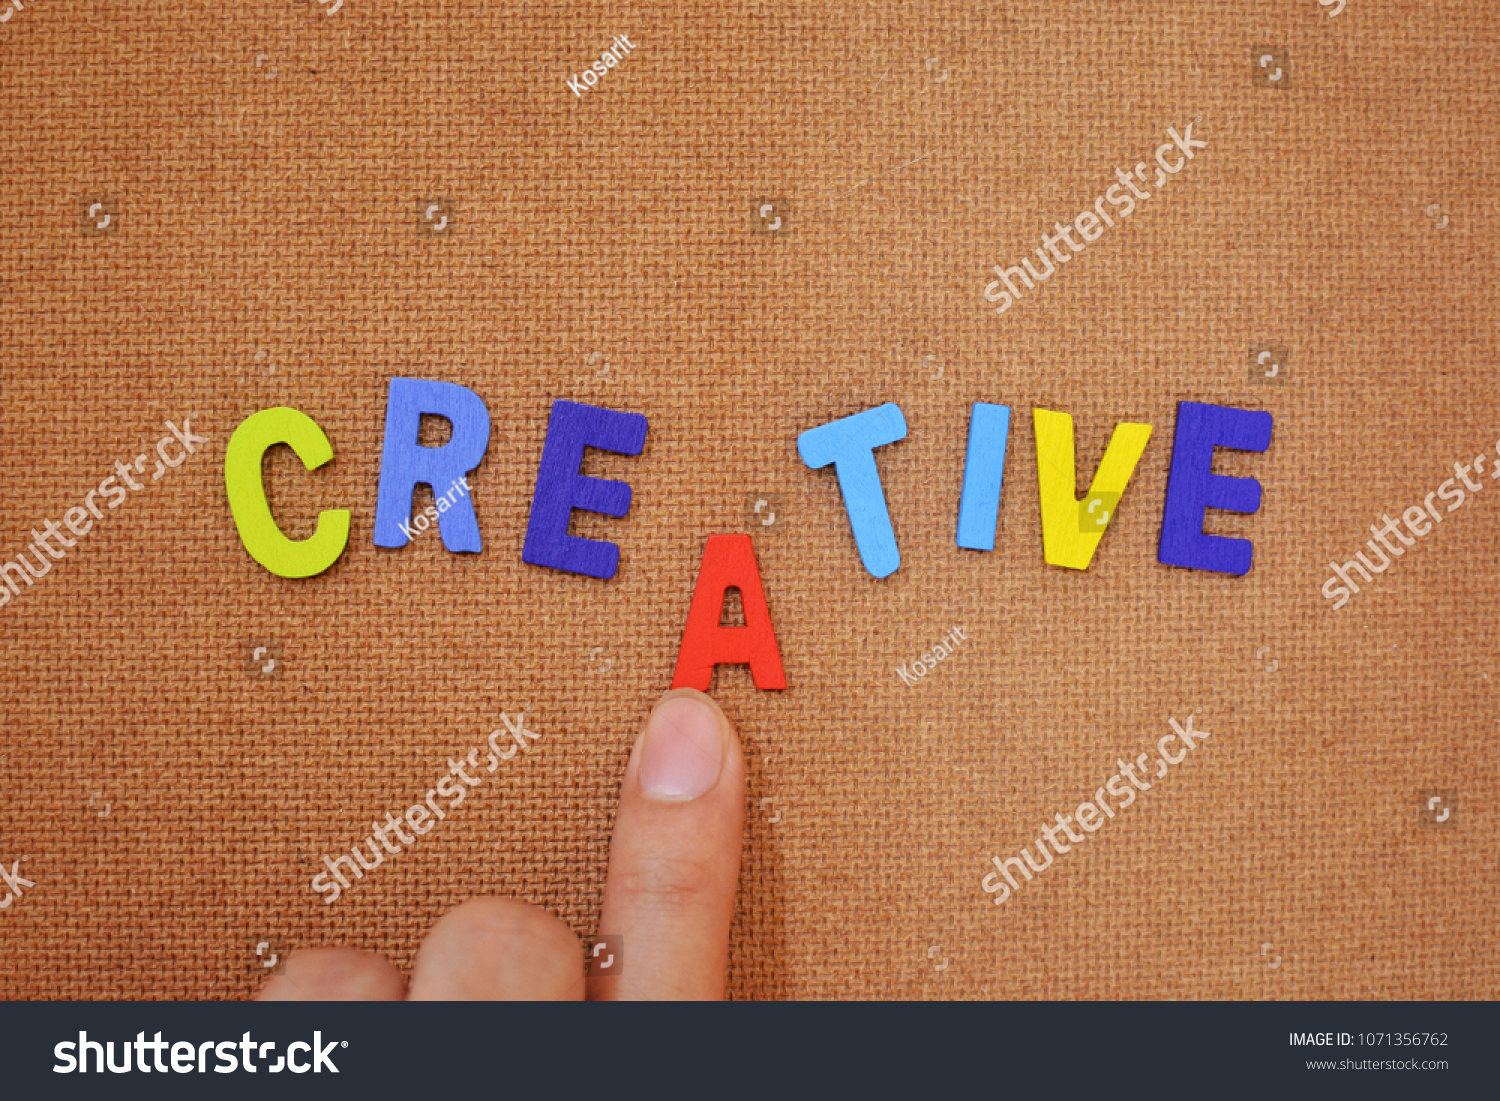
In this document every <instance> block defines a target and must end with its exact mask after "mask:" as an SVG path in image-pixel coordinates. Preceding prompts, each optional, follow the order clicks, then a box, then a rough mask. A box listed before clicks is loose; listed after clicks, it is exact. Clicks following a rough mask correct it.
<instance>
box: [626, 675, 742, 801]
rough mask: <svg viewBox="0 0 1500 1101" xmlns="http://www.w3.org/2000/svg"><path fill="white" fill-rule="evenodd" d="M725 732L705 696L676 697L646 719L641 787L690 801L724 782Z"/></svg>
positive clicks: (656, 795)
mask: <svg viewBox="0 0 1500 1101" xmlns="http://www.w3.org/2000/svg"><path fill="white" fill-rule="evenodd" d="M723 763H724V732H723V731H722V730H721V729H720V727H719V716H718V715H717V714H715V712H714V709H713V708H712V707H710V706H709V705H708V704H706V703H704V702H703V701H702V700H698V699H694V698H693V697H691V696H673V697H672V698H671V699H669V700H667V701H666V702H665V703H663V704H661V706H659V707H658V708H657V709H656V710H655V711H654V712H652V713H651V718H650V719H649V720H647V722H646V730H645V733H643V734H642V735H641V759H640V770H639V772H638V773H637V775H638V777H639V780H640V785H641V789H642V790H643V791H644V792H645V793H646V794H647V795H649V796H651V797H652V798H655V799H663V800H667V801H669V802H687V801H688V800H690V799H696V798H698V796H700V795H703V794H704V793H706V792H708V791H710V790H711V789H712V788H713V786H714V785H715V784H717V783H718V782H719V769H720V766H722V765H723Z"/></svg>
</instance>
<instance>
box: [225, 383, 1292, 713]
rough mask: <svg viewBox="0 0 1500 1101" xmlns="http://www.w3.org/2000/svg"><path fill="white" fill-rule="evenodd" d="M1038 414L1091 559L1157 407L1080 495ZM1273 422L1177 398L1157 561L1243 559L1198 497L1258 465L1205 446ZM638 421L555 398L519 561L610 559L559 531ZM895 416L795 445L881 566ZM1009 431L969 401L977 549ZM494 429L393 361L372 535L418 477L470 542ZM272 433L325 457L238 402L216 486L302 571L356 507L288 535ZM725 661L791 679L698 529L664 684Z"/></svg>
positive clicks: (1204, 563) (1247, 546) (1061, 422)
mask: <svg viewBox="0 0 1500 1101" xmlns="http://www.w3.org/2000/svg"><path fill="white" fill-rule="evenodd" d="M423 416H436V417H442V418H444V419H446V420H447V421H448V423H449V424H450V426H451V429H452V431H451V434H450V436H449V439H448V441H447V442H446V443H444V444H442V445H441V446H439V447H427V446H423V445H421V444H419V443H418V442H417V436H418V431H419V429H420V427H421V422H422V417H423ZM1032 423H1033V427H1034V429H1035V437H1036V458H1037V481H1038V486H1039V491H1040V497H1041V501H1040V504H1041V520H1042V549H1043V555H1044V557H1045V559H1046V561H1047V563H1048V564H1049V565H1053V566H1063V567H1066V568H1068V569H1074V570H1086V569H1088V567H1089V563H1090V562H1091V561H1092V560H1093V556H1094V552H1095V550H1096V549H1097V548H1098V546H1099V542H1100V540H1101V539H1102V538H1103V536H1104V532H1105V531H1106V530H1107V529H1108V527H1109V522H1110V519H1111V518H1112V516H1113V515H1114V513H1115V512H1116V511H1117V510H1118V508H1119V503H1120V500H1121V498H1122V497H1123V496H1124V493H1125V490H1126V487H1127V486H1128V484H1129V482H1130V477H1131V475H1132V474H1133V473H1134V471H1135V467H1136V464H1137V463H1138V462H1139V460H1140V457H1141V455H1142V453H1143V452H1144V451H1145V449H1146V445H1147V443H1148V441H1149V440H1150V438H1151V432H1152V428H1151V425H1149V424H1132V423H1126V422H1122V423H1120V424H1117V425H1116V426H1115V430H1114V434H1113V436H1112V437H1111V439H1110V442H1109V446H1108V447H1107V448H1106V449H1105V452H1104V457H1103V459H1102V460H1101V461H1100V463H1099V467H1098V469H1097V470H1096V471H1095V473H1094V477H1093V481H1092V483H1091V484H1090V486H1089V491H1088V493H1087V494H1086V495H1085V497H1084V498H1083V499H1082V500H1079V499H1078V497H1077V488H1076V465H1075V458H1074V446H1073V418H1072V417H1071V416H1069V415H1068V414H1067V413H1060V412H1055V411H1053V410H1049V409H1034V410H1033V411H1032ZM1271 427H1272V424H1271V415H1270V414H1269V413H1266V412H1259V411H1253V410H1246V409H1234V408H1229V407H1225V406H1219V405H1207V404H1203V403H1200V402H1191V401H1184V402H1179V403H1178V406H1177V426H1176V435H1175V437H1174V439H1173V444H1172V461H1171V467H1170V470H1169V473H1168V476H1167V489H1166V499H1165V501H1164V504H1163V510H1162V526H1161V539H1160V544H1159V549H1158V554H1157V557H1158V559H1159V560H1160V561H1161V562H1163V563H1165V564H1167V565H1171V566H1182V567H1185V568H1188V569H1196V570H1209V571H1213V572H1217V573H1225V574H1232V575H1244V574H1246V573H1248V572H1249V570H1250V564H1251V558H1252V554H1253V547H1252V545H1251V543H1250V541H1249V540H1248V539H1232V538H1228V537H1225V536H1217V535H1206V534H1204V531H1203V520H1204V514H1205V510H1207V509H1210V508H1216V509H1227V510H1229V511H1232V512H1241V513H1253V512H1256V511H1258V510H1259V508H1260V501H1261V487H1260V483H1259V482H1258V481H1256V480H1255V479H1254V478H1233V477H1228V476H1225V475H1217V474H1214V473H1212V467H1213V458H1214V450H1215V448H1219V447H1227V448H1234V449H1238V450H1242V451H1265V450H1266V449H1267V448H1269V447H1270V444H1271ZM646 430H647V424H646V418H645V417H644V416H642V415H641V414H639V413H622V412H620V411H618V410H614V409H606V408H602V407H600V406H593V405H584V404H580V403H578V402H572V401H565V400H561V399H559V400H557V401H555V402H553V404H552V412H551V416H550V418H549V420H548V423H547V434H546V438H545V441H544V442H543V445H542V455H541V461H540V463H539V465H538V467H537V476H536V488H535V492H534V493H533V496H532V501H531V514H530V518H529V520H528V522H527V527H526V540H525V543H524V545H523V547H522V550H521V559H522V561H524V562H526V563H529V564H531V565H534V566H543V567H546V568H548V569H554V570H562V571H565V572H568V573H576V574H581V575H583V576H587V577H594V578H600V579H608V578H612V577H614V575H615V572H616V570H617V569H618V567H619V561H620V548H619V547H618V546H617V545H616V544H614V543H610V542H607V541H605V540H598V539H585V538H581V537H579V536H575V535H569V534H568V525H569V522H570V520H571V518H572V514H573V510H574V509H581V510H583V511H586V512H595V513H600V514H602V515H605V516H612V517H616V518H619V517H622V516H624V515H626V513H627V512H628V511H629V509H630V501H631V488H630V485H629V484H628V483H626V482H620V481H612V480H609V479H604V478H593V477H589V476H586V475H583V474H580V473H579V470H580V469H581V467H582V464H583V457H584V449H585V448H590V447H592V448H596V449H599V450H602V451H610V452H614V453H616V454H621V455H639V454H640V453H641V451H642V450H643V449H644V447H645V444H646ZM906 433H907V428H906V418H905V417H904V416H903V415H902V413H901V409H900V407H899V406H897V405H895V404H893V403H887V404H885V405H881V406H878V407H876V408H873V409H866V410H864V411H863V412H861V413H856V414H854V415H853V416H849V417H844V418H841V419H839V420H835V421H831V422H830V423H828V424H823V425H819V426H818V427H816V428H811V429H809V430H807V431H806V432H803V433H802V434H801V435H800V436H799V437H798V439H797V451H798V453H799V454H800V455H801V457H802V460H803V462H804V463H805V464H806V465H807V466H808V467H809V468H811V469H813V470H819V469H823V468H825V467H829V466H831V467H833V472H834V476H835V478H836V479H837V481H838V484H839V489H840V491H841V492H842V495H843V499H844V507H845V510H846V512H847V514H848V517H849V526H850V528H851V529H852V531H853V535H854V542H855V546H856V548H857V550H858V553H859V557H860V560H861V562H863V564H864V567H865V569H866V570H868V571H869V573H870V574H871V575H872V576H874V577H877V578H884V577H889V576H890V575H891V574H892V573H894V572H895V571H896V570H897V569H898V568H899V567H900V565H901V555H900V551H899V549H898V548H897V546H896V536H895V532H894V530H893V528H892V525H891V518H890V513H889V511H888V510H887V508H886V501H885V492H884V489H883V488H882V486H881V482H880V472H879V470H878V468H877V466H876V461H875V457H876V452H877V451H878V450H879V449H880V448H883V447H886V446H888V445H890V444H893V443H895V442H896V441H898V440H901V439H904V438H905V437H906ZM1009 436H1010V408H1009V406H1004V405H992V404H990V403H988V402H975V403H974V404H973V408H972V411H971V414H970V420H969V438H968V453H967V456H966V458H965V463H964V478H963V490H962V492H961V495H960V498H959V506H958V531H957V536H956V542H957V545H958V546H959V547H962V548H967V549H971V550H979V551H990V550H993V549H994V547H995V529H996V525H997V522H998V519H999V510H1000V490H1001V486H1002V482H1003V475H1004V471H1005V459H1006V445H1007V442H1008V439H1009ZM489 442H490V415H489V410H488V408H487V407H486V406H485V403H484V400H483V399H482V398H480V396H479V395H478V394H476V393H475V392H474V391H473V390H470V389H469V388H468V387H466V386H460V385H458V384H456V383H451V382H441V381H436V380H432V379H412V378H392V379H391V381H390V390H389V394H388V398H387V402H386V417H385V439H384V444H383V447H382V452H381V462H380V472H379V482H378V487H377V490H376V503H375V530H374V535H373V538H374V544H375V545H376V546H377V547H385V548H392V549H394V548H399V547H404V546H406V544H407V543H408V541H409V540H410V539H411V537H412V530H413V529H412V527H411V519H412V504H413V495H414V493H415V492H416V487H417V486H418V485H419V484H420V485H426V486H428V487H429V488H431V489H432V491H433V493H434V498H435V506H436V508H435V513H436V521H437V526H438V533H439V535H440V536H441V537H442V541H443V546H444V547H445V548H447V549H448V550H449V551H453V552H469V553H478V552H479V551H481V550H482V549H483V541H482V539H481V537H480V533H479V518H478V515H477V513H476V512H475V510H474V503H473V498H472V496H470V495H469V494H468V493H467V492H459V491H457V490H456V489H454V488H452V487H456V486H462V487H463V489H464V490H465V491H467V490H468V489H469V483H468V480H467V479H468V477H469V476H470V475H471V474H472V473H473V472H474V470H475V468H477V467H478V466H479V464H480V461H481V460H482V459H483V458H484V454H485V452H486V450H487V449H488V447H489ZM278 444H285V445H287V446H288V447H290V448H291V449H292V451H293V452H295V453H296V455H297V457H298V458H299V459H301V460H302V463H303V465H304V466H305V467H306V468H307V469H308V470H316V469H317V468H318V467H320V466H322V465H323V464H324V463H327V462H329V461H330V460H331V459H332V458H333V445H332V444H331V443H330V442H329V440H328V437H327V436H326V435H324V433H323V430H322V429H321V428H320V427H319V426H318V424H317V422H316V421H314V420H313V419H312V418H311V417H308V416H307V415H306V414H304V413H301V412H299V411H298V410H296V409H290V408H287V407H284V406H282V407H277V408H273V409H263V410H261V411H260V412H258V413H255V414H253V415H251V416H250V417H247V418H246V419H245V420H244V421H243V422H242V423H241V424H240V426H239V427H238V428H236V429H235V432H234V435H233V436H232V437H231V438H230V441H229V444H228V446H227V447H226V449H225V452H224V488H225V492H226V494H227V495H228V498H229V507H230V511H231V512H232V514H233V516H234V522H235V526H236V528H237V529H238V531H239V535H240V541H241V542H242V543H243V544H244V547H245V550H246V551H248V552H249V554H250V556H251V557H252V558H253V559H255V561H256V562H258V563H260V564H261V565H262V566H264V567H265V568H266V569H267V570H269V571H271V572H272V573H274V574H276V575H277V576H279V577H287V578H302V577H311V576H313V575H315V574H318V573H321V572H323V571H324V570H326V569H328V567H330V566H331V565H333V563H334V562H335V561H336V560H337V559H338V558H339V556H340V555H341V554H343V552H344V548H345V547H346V546H347V545H348V542H349V517H350V513H349V510H348V509H329V510H326V511H323V512H321V513H320V514H319V516H318V523H317V527H316V528H315V530H314V531H313V534H312V535H311V536H309V537H308V538H306V539H302V540H292V539H288V538H287V537H286V536H285V535H284V534H283V533H282V531H281V530H280V528H279V527H278V526H277V524H276V521H275V519H274V518H273V517H272V515H271V508H270V504H269V502H268V501H267V498H266V490H265V483H264V481H263V476H262V459H263V457H264V455H265V453H266V451H267V450H269V449H270V448H272V447H274V446H276V445H278ZM440 487H441V488H442V489H443V490H444V492H443V493H441V494H439V493H438V489H439V488H440ZM427 512H428V514H429V515H431V514H432V513H433V512H434V509H432V508H431V507H429V509H428V510H427ZM731 588H736V589H738V590H739V591H740V597H741V601H742V603H743V606H744V619H745V622H744V626H733V627H726V626H720V623H719V620H720V615H721V612H722V610H723V607H724V597H725V594H726V592H727V591H728V590H729V589H731ZM721 664H736V665H749V666H750V673H751V676H752V678H753V679H754V681H755V684H756V687H758V688H761V689H779V688H785V687H786V675H785V672H784V670H783V668H782V663H781V653H780V650H779V649H778V647H777V643H776V634H775V631H774V630H773V629H772V626H771V616H770V610H769V608H768V607H767V604H766V598H765V590H764V588H763V587H762V585H761V578H760V569H759V566H758V564H757V562H756V558H755V550H754V547H753V545H752V543H751V540H750V536H748V535H710V536H709V538H708V541H707V545H706V546H705V548H704V552H703V561H702V563H701V565H700V568H699V572H698V580H697V584H696V586H695V588H694V591H693V601H692V605H691V606H690V608H689V611H688V617H687V624H686V626H685V628H684V630H683V638H682V646H681V648H680V650H679V652H678V660H677V667H676V669H675V671H674V673H673V677H672V686H673V687H674V688H679V687H690V688H697V689H700V690H703V691H706V690H707V689H708V687H709V685H710V684H711V683H712V680H713V672H714V668H715V666H717V665H721Z"/></svg>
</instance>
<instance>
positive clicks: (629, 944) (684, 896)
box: [589, 688, 745, 1001]
mask: <svg viewBox="0 0 1500 1101" xmlns="http://www.w3.org/2000/svg"><path fill="white" fill-rule="evenodd" d="M744 814H745V762H744V757H743V755H742V754H741V752H740V740H739V735H738V734H736V733H735V730H734V726H733V724H731V723H730V721H729V720H728V719H727V718H726V717H725V716H724V713H723V712H722V711H720V710H719V706H718V704H716V703H714V701H713V700H711V699H709V698H708V697H707V696H705V695H704V694H703V693H702V692H697V691H694V690H693V689H691V688H679V689H675V690H673V691H671V692H668V693H667V694H666V695H665V696H663V697H662V698H661V699H660V700H659V701H657V704H656V706H655V707H654V708H653V709H652V711H651V714H650V715H649V716H648V717H647V719H646V724H645V727H644V729H643V730H642V732H641V735H640V737H639V738H638V739H636V743H635V748H634V749H632V750H631V753H630V763H629V764H628V765H627V766H626V768H625V780H624V782H623V783H622V784H621V786H620V808H619V810H618V812H617V813H616V815H615V831H614V837H613V838H612V839H611V841H610V849H609V877H608V879H607V880H606V881H605V885H604V909H603V912H602V913H601V915H600V918H599V932H600V935H601V936H618V937H620V938H622V942H623V946H624V949H625V952H624V955H623V958H622V959H621V961H620V965H621V967H622V970H621V971H620V973H619V976H618V977H617V978H607V977H598V973H596V976H595V977H591V978H590V980H589V997H590V998H591V999H593V1000H596V1001H597V1000H611V1001H613V1000H633V999H716V998H722V997H723V996H724V977H725V972H726V970H727V969H728V966H729V923H730V921H731V919H732V918H733V916H734V900H735V891H736V889H737V888H738V885H739V874H740V845H741V843H742V837H743V828H744Z"/></svg>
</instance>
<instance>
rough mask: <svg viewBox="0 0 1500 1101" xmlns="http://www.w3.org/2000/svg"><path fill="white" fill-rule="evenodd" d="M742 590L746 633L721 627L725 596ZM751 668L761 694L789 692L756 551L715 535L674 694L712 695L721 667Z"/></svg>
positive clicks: (743, 539)
mask: <svg viewBox="0 0 1500 1101" xmlns="http://www.w3.org/2000/svg"><path fill="white" fill-rule="evenodd" d="M730 587H733V588H736V589H739V591H740V600H741V602H742V603H743V605H744V608H745V625H744V626H743V627H720V626H719V617H720V615H721V614H722V613H723V611H724V592H725V590H727V589H729V588H730ZM723 664H730V665H745V664H748V665H749V666H750V676H751V677H753V678H754V679H755V687H757V688H759V689H762V690H764V689H767V688H785V687H786V673H785V672H784V671H783V670H782V668H781V653H780V651H778V650H777V649H776V632H775V630H773V629H772V627H771V612H770V609H768V608H767V607H766V594H765V590H763V589H762V588H761V584H760V568H759V567H758V566H757V565H756V564H755V548H754V546H753V545H752V544H751V542H750V537H749V536H748V535H710V536H709V537H708V546H706V547H705V548H703V565H702V566H701V567H700V568H699V570H698V585H697V588H695V589H694V590H693V606H692V607H691V608H690V609H688V618H687V629H686V630H684V631H683V632H682V649H681V650H680V651H679V652H678V654H677V670H676V672H674V673H673V674H672V687H673V688H696V689H698V691H700V692H707V691H708V686H709V685H710V684H711V683H712V682H713V677H714V666H715V665H723Z"/></svg>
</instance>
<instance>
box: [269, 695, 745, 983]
mask: <svg viewBox="0 0 1500 1101" xmlns="http://www.w3.org/2000/svg"><path fill="white" fill-rule="evenodd" d="M744 813H745V762H744V758H743V756H742V754H741V752H740V741H739V736H738V735H737V734H736V733H735V730H734V727H733V725H732V724H731V723H730V722H729V720H728V719H727V718H725V717H724V713H723V712H722V711H720V710H719V707H718V705H717V704H715V703H714V702H713V700H711V699H709V698H708V697H707V696H705V695H704V694H703V693H701V692H696V691H694V690H693V689H691V688H679V689H674V690H673V691H671V692H668V693H667V694H666V695H665V696H663V697H662V698H661V700H659V701H658V702H657V704H656V706H655V707H654V708H653V709H652V711H651V714H650V715H649V716H648V717H647V719H646V725H645V727H644V728H643V730H642V731H641V735H640V737H639V738H637V739H636V743H635V748H634V749H632V750H631V753H630V762H629V764H627V765H626V766H625V781H624V783H623V784H622V785H621V787H620V807H619V810H618V812H617V813H616V815H615V832H614V837H613V838H612V840H611V843H610V851H609V876H608V879H607V880H606V882H605V886H604V910H603V913H602V914H601V915H600V918H599V930H600V931H601V932H603V933H609V934H619V935H620V936H621V937H623V938H624V944H625V946H626V947H627V948H628V949H629V957H628V960H629V966H628V967H627V968H626V969H625V970H624V971H623V972H622V973H621V974H620V976H619V977H618V978H597V979H590V980H589V982H588V984H587V985H588V990H587V996H588V997H589V998H590V999H592V1000H596V1001H612V1000H622V1001H624V1000H637V999H661V998H680V999H716V998H722V997H723V996H724V975H725V971H726V969H727V967H728V960H729V922H730V919H731V918H732V917H733V915H734V896H735V890H736V887H737V886H738V882H739V874H740V844H741V837H742V833H741V831H742V829H743V826H744ZM584 996H585V982H584V976H583V951H582V947H581V946H580V944H579V941H578V937H577V936H576V935H574V933H573V931H572V930H571V929H569V928H568V927H567V926H566V925H564V924H563V923H562V921H560V920H559V919H558V918H556V917H554V916H553V915H552V914H549V913H547V911H545V910H543V909H541V908H540V907H538V906H532V905H529V904H528V903H525V902H521V901H519V900H517V899H511V898H473V899H470V900H469V901H467V902H465V903H462V904H461V905H459V906H455V907H454V908H453V909H452V910H449V911H448V912H447V913H446V914H444V915H443V916H442V917H440V918H439V919H438V920H437V923H436V924H434V925H433V927H432V929H431V930H430V931H429V932H428V934H427V939H426V940H424V941H423V942H422V946H421V948H420V949H419V950H418V952H417V957H416V959H415V960H414V961H413V963H412V977H411V986H410V989H408V988H407V984H406V980H405V979H404V978H402V976H401V972H400V971H399V970H398V969H397V968H396V967H395V965H393V964H392V963H391V962H390V961H389V960H387V959H385V958H384V957H383V956H380V955H377V954H376V953H374V952H362V951H359V950H357V949H354V948H305V949H301V950H299V951H296V952H293V953H292V955H291V956H290V958H289V959H288V960H287V964H286V969H285V972H284V973H282V974H279V975H273V976H271V978H270V979H269V980H267V982H266V984H265V986H264V988H262V990H261V992H260V995H259V997H260V1000H262V1001H400V1000H402V999H403V998H410V999H411V1000H413V1001H433V1000H465V999H499V1000H558V1001H563V1000H571V1001H578V1000H582V999H583V998H584Z"/></svg>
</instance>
